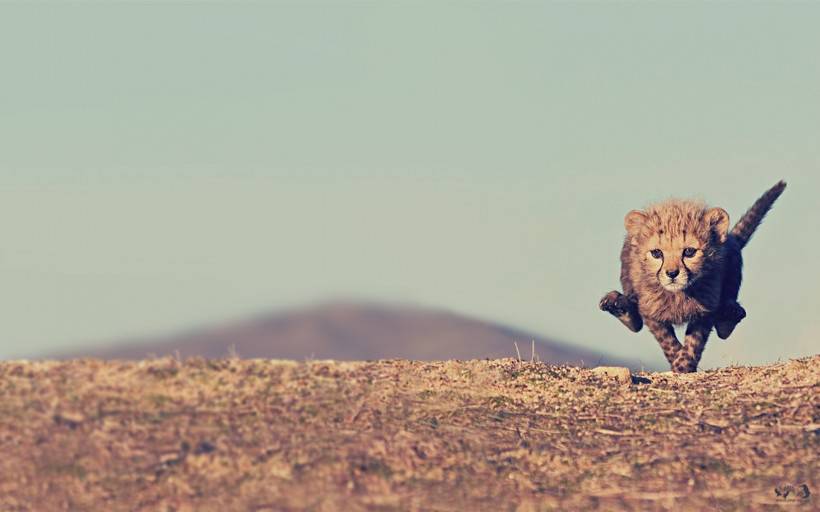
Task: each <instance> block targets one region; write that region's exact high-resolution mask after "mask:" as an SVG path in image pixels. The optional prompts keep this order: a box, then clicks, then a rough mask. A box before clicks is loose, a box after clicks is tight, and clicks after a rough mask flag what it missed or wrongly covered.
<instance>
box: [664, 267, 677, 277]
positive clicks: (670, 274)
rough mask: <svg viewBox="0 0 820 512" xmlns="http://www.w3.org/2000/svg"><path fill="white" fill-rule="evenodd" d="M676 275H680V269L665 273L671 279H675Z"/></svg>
mask: <svg viewBox="0 0 820 512" xmlns="http://www.w3.org/2000/svg"><path fill="white" fill-rule="evenodd" d="M678 274H680V269H677V268H676V269H675V270H667V271H666V275H668V276H669V277H670V278H671V279H675V278H676V277H678Z"/></svg>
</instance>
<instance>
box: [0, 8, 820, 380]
mask: <svg viewBox="0 0 820 512" xmlns="http://www.w3.org/2000/svg"><path fill="white" fill-rule="evenodd" d="M819 24H820V4H816V3H766V2H759V3H744V2H724V3H700V2H678V3H673V4H664V5H660V4H654V3H642V2H633V3H595V2H586V3H570V2H565V3H529V2H520V3H502V2H475V3H454V2H451V3H441V2H435V3H425V2H413V3H403V2H402V3H399V2H397V3H376V2H331V3H318V2H269V3H265V2H253V3H241V2H226V3H221V2H211V3H198V2H174V3H171V2H169V3H163V2H152V3H140V4H137V3H116V4H114V3H110V4H105V3H97V2H84V3H63V2H61V3H54V4H49V3H39V2H38V3H36V4H35V3H3V4H0V63H1V64H2V75H1V77H2V78H1V79H0V233H1V234H2V238H0V358H19V357H31V356H35V355H38V354H43V353H49V352H54V351H59V350H63V349H67V348H73V347H76V346H80V345H83V346H84V345H89V344H90V345H94V344H102V343H106V342H110V341H112V340H120V339H128V338H132V337H138V336H147V335H157V334H164V333H171V332H175V331H178V330H181V329H186V328H188V327H192V326H197V325H210V324H214V323H220V322H222V321H226V320H231V319H236V318H243V317H246V316H248V315H249V314H254V313H259V312H264V311H271V310H278V309H283V308H285V309H287V308H296V307H301V306H304V305H309V304H312V303H315V302H317V301H326V300H333V299H361V300H370V301H374V300H375V301H380V300H384V301H390V302H405V303H410V304H419V305H425V306H433V307H441V308H445V309H448V310H452V311H455V312H459V313H464V314H468V315H471V316H476V317H479V318H483V319H488V320H491V321H497V322H501V323H503V324H506V325H510V326H515V327H518V328H523V329H527V330H530V331H532V332H534V333H538V334H542V335H545V336H549V337H552V338H555V339H559V340H564V341H566V342H570V343H574V344H577V345H579V346H583V347H586V348H593V349H598V350H602V351H606V352H609V353H612V354H618V355H621V356H625V357H633V358H637V359H640V360H641V361H645V362H646V363H647V365H649V364H655V365H659V364H661V362H662V361H663V358H662V355H661V352H660V350H659V349H658V347H657V344H656V342H655V341H654V340H653V339H652V337H651V335H650V334H649V333H648V332H646V331H643V332H641V333H639V334H633V333H630V332H628V331H627V330H626V329H625V328H623V327H622V326H621V325H620V323H619V322H617V320H615V319H613V318H612V317H610V316H609V315H607V314H605V313H602V312H600V311H599V310H598V309H597V302H598V300H599V298H600V297H601V296H602V295H603V294H604V293H605V292H607V291H609V290H611V289H616V288H619V287H620V284H619V282H618V275H619V250H620V245H621V243H622V240H623V236H624V231H623V216H624V214H625V213H626V212H627V211H629V210H631V209H633V208H641V207H643V206H645V205H647V204H649V203H651V202H653V201H656V200H662V199H666V198H669V197H673V196H675V197H696V198H701V199H703V200H705V201H707V202H708V203H709V204H712V205H717V206H721V207H723V208H725V209H726V210H727V211H728V212H729V214H730V217H731V218H732V219H734V220H736V219H737V218H738V217H739V216H740V215H741V214H742V212H743V211H745V209H746V208H747V207H749V206H750V205H751V204H752V203H753V202H754V200H755V199H756V198H757V197H758V196H759V195H760V194H761V193H762V192H763V191H764V190H766V189H767V188H769V187H770V186H771V185H773V184H774V183H775V182H776V181H777V180H779V179H781V178H783V179H786V180H787V181H788V182H789V187H788V189H787V191H786V192H785V194H784V195H783V196H782V197H781V198H780V200H779V201H778V202H777V204H776V205H775V207H774V209H773V211H772V212H771V213H770V215H769V217H767V220H766V222H765V223H764V225H763V226H762V227H761V228H760V229H759V231H758V232H757V234H756V235H755V237H754V239H753V240H752V242H751V243H750V244H749V246H748V247H747V248H746V250H745V251H744V255H745V259H746V266H745V281H744V285H743V287H742V289H741V296H740V300H741V302H742V303H743V304H744V306H745V307H746V309H747V310H748V312H749V317H748V318H747V319H746V320H744V322H743V323H742V324H741V325H740V326H739V327H738V329H737V330H736V331H735V333H734V334H733V335H732V337H731V338H730V339H729V340H728V341H722V340H719V339H717V337H714V336H713V340H712V341H711V343H710V344H709V346H708V347H707V349H706V353H705V355H704V359H703V362H702V367H705V368H710V367H716V366H724V365H727V364H761V363H766V362H771V361H777V360H782V359H788V358H791V357H799V356H804V355H809V354H814V353H817V352H818V346H820V343H819V342H818V340H820V326H818V320H817V318H818V311H820V298H818V297H820V295H819V294H818V293H817V290H818V288H819V287H820V272H818V264H817V261H818V253H820V239H819V238H818V236H817V233H820V201H818V192H820V59H818V58H817V55H818V50H820V31H818V30H816V28H817V26H818V25H819Z"/></svg>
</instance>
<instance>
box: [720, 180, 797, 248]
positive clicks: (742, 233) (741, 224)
mask: <svg viewBox="0 0 820 512" xmlns="http://www.w3.org/2000/svg"><path fill="white" fill-rule="evenodd" d="M785 189H786V182H785V181H783V180H780V181H778V182H777V184H776V185H775V186H773V187H772V188H770V189H769V190H767V191H766V192H764V193H763V195H762V196H760V199H758V200H757V201H755V204H753V205H752V207H751V208H749V209H748V210H747V211H746V213H744V214H743V217H741V218H740V220H739V221H737V224H735V227H733V228H732V235H734V237H735V239H737V241H738V244H739V245H740V247H741V248H742V247H745V246H746V244H747V243H749V239H750V238H752V234H753V233H754V232H755V229H757V227H758V226H759V225H760V223H761V222H763V217H765V216H766V213H767V212H768V211H769V209H771V207H772V205H773V204H774V202H775V201H776V200H777V198H778V197H780V194H782V193H783V190H785Z"/></svg>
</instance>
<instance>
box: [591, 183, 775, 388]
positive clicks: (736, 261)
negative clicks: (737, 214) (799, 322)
mask: <svg viewBox="0 0 820 512" xmlns="http://www.w3.org/2000/svg"><path fill="white" fill-rule="evenodd" d="M785 188H786V183H785V182H783V181H780V182H778V183H777V185H775V186H774V187H772V188H771V189H770V190H768V191H766V193H764V194H763V195H762V196H761V197H760V199H758V200H757V201H756V202H755V204H754V205H752V207H751V208H749V210H748V211H747V212H746V213H745V214H744V215H743V217H741V218H740V221H738V223H737V224H735V226H734V228H732V229H731V231H730V230H729V214H727V213H726V211H725V210H723V209H721V208H706V206H705V205H703V204H702V203H698V202H695V201H686V200H679V199H671V200H669V201H664V202H662V203H658V204H655V205H652V206H650V207H649V208H647V209H646V210H645V211H638V210H633V211H631V212H629V213H628V214H627V215H626V218H625V219H624V225H625V226H626V239H625V240H624V245H623V249H622V250H621V285H622V286H623V293H620V292H617V291H611V292H609V293H608V294H606V295H605V296H604V297H603V298H602V299H601V301H600V302H599V307H600V308H601V309H602V310H604V311H608V312H609V313H611V314H612V315H613V316H615V317H616V318H618V320H620V321H621V322H622V323H623V324H624V325H625V326H626V327H627V328H629V330H631V331H633V332H638V331H640V330H641V328H642V327H643V324H644V323H646V327H647V328H648V329H649V330H650V331H651V332H652V334H653V335H654V336H655V338H657V340H658V343H659V344H660V346H661V349H663V353H664V355H665V356H666V359H667V361H669V364H670V365H671V366H672V371H674V372H678V373H687V372H694V371H696V370H697V368H698V363H699V362H700V357H701V354H702V353H703V349H704V347H705V346H706V340H707V338H708V337H709V333H710V332H711V331H712V327H714V328H715V330H716V331H717V335H718V336H719V337H720V338H721V339H726V338H728V337H729V335H730V334H732V331H733V330H734V328H735V326H736V325H737V324H738V323H739V322H740V321H741V320H743V318H744V317H745V316H746V310H744V309H743V306H741V305H740V304H738V302H737V294H738V291H739V290H740V281H741V277H742V276H741V271H742V268H743V259H742V257H741V250H742V249H743V247H744V246H745V245H746V243H747V242H748V241H749V239H750V238H751V236H752V233H754V231H755V229H756V228H757V226H759V225H760V223H761V221H762V220H763V217H764V216H765V215H766V212H768V211H769V209H770V208H771V207H772V204H773V203H774V202H775V200H776V199H777V198H778V197H779V196H780V194H781V193H782V192H783V190H784V189H785ZM683 323H686V324H687V326H686V340H685V343H684V344H683V345H681V344H680V342H678V339H677V337H676V336H675V330H674V327H673V326H674V325H680V324H683Z"/></svg>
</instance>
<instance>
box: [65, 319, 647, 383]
mask: <svg viewBox="0 0 820 512" xmlns="http://www.w3.org/2000/svg"><path fill="white" fill-rule="evenodd" d="M532 340H534V341H535V353H536V355H537V356H538V358H540V360H542V361H546V362H551V363H570V364H575V365H580V364H585V365H587V366H593V365H597V364H619V365H625V366H631V367H633V368H640V364H639V363H636V362H629V361H623V360H618V359H616V358H613V357H610V356H608V355H605V354H603V353H598V352H594V351H589V350H584V349H580V348H576V347H573V346H570V345H567V344H562V343H558V342H556V341H554V340H550V339H546V338H542V337H540V336H535V335H533V334H530V333H527V332H523V331H519V330H516V329H512V328H509V327H505V326H501V325H496V324H493V323H489V322H485V321H482V320H477V319H474V318H469V317H466V316H462V315H458V314H455V313H451V312H446V311H441V310H435V309H428V308H419V307H411V306H385V305H374V304H362V303H331V304H324V305H320V306H316V307H311V308H306V309H300V310H293V311H285V312H281V313H273V314H268V315H260V316H256V317H252V318H249V319H247V320H244V321H239V322H236V323H231V324H227V325H223V326H218V327H211V328H203V329H197V330H192V331H188V332H185V333H182V334H178V335H174V336H170V337H167V338H160V339H156V338H155V339H149V340H140V341H136V342H131V343H119V344H114V345H110V346H107V347H104V348H93V349H89V350H86V351H76V352H72V353H70V354H61V355H60V356H59V357H60V358H66V357H100V358H104V359H142V358H145V357H147V356H151V355H155V356H164V355H173V354H177V353H178V354H179V356H181V357H183V358H185V357H190V356H202V357H206V358H220V357H226V356H228V355H229V354H232V353H235V354H236V355H238V356H239V357H241V358H273V359H295V360H305V359H338V360H373V359H417V360H446V359H462V360H464V359H483V358H499V357H516V348H515V343H517V344H518V349H519V350H520V352H521V357H522V359H526V360H529V359H530V357H531V342H532Z"/></svg>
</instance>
